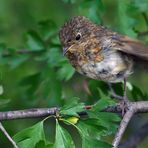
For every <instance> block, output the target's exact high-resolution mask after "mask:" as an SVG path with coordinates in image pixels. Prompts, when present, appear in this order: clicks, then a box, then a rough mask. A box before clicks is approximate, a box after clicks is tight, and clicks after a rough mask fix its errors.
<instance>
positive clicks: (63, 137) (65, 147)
mask: <svg viewBox="0 0 148 148" xmlns="http://www.w3.org/2000/svg"><path fill="white" fill-rule="evenodd" d="M54 148H74V143H73V140H72V138H71V136H70V134H69V133H68V132H67V130H66V129H64V128H63V127H61V126H60V125H59V123H58V121H57V120H56V137H55V144H54Z"/></svg>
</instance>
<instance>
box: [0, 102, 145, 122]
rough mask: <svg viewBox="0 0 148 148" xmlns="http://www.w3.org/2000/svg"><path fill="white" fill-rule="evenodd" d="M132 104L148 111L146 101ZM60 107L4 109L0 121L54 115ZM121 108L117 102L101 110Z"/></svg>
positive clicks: (115, 111)
mask: <svg viewBox="0 0 148 148" xmlns="http://www.w3.org/2000/svg"><path fill="white" fill-rule="evenodd" d="M132 105H133V106H136V108H139V110H138V112H137V113H145V112H148V101H139V102H133V103H132ZM91 108H92V106H86V107H85V109H86V110H88V109H91ZM59 110H60V108H58V107H53V108H33V109H25V110H17V111H6V112H0V121H2V120H12V119H24V118H25V119H26V118H40V117H47V116H50V115H56V114H57V113H58V112H59ZM121 111H122V109H121V107H120V105H119V104H117V105H116V106H110V107H107V108H105V109H104V110H102V112H113V113H121ZM79 115H80V116H83V115H86V112H85V111H84V112H80V113H79Z"/></svg>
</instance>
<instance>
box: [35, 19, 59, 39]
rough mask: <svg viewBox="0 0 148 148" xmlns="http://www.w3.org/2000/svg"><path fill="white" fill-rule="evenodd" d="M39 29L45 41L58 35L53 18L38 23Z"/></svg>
mask: <svg viewBox="0 0 148 148" xmlns="http://www.w3.org/2000/svg"><path fill="white" fill-rule="evenodd" d="M38 25H39V31H40V34H41V36H42V38H43V39H44V41H47V40H50V39H51V38H53V36H54V35H57V33H56V31H57V27H56V24H55V23H54V22H53V21H52V20H43V21H40V22H39V23H38Z"/></svg>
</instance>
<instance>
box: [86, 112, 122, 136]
mask: <svg viewBox="0 0 148 148" xmlns="http://www.w3.org/2000/svg"><path fill="white" fill-rule="evenodd" d="M87 113H88V116H89V117H90V118H96V119H98V122H99V124H100V125H102V126H104V127H105V128H106V130H104V131H103V132H102V136H106V135H111V134H113V133H115V132H116V131H117V127H118V126H117V124H116V123H117V122H119V121H120V120H121V119H120V117H119V116H118V115H117V114H115V113H107V112H98V111H91V110H90V111H87Z"/></svg>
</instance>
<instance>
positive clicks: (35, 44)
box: [26, 31, 45, 51]
mask: <svg viewBox="0 0 148 148" xmlns="http://www.w3.org/2000/svg"><path fill="white" fill-rule="evenodd" d="M26 44H27V47H28V48H29V49H30V50H32V51H40V50H43V49H44V48H45V47H44V42H43V41H42V39H41V38H40V36H39V35H38V33H37V32H35V31H28V33H27V35H26Z"/></svg>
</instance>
